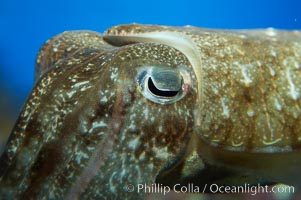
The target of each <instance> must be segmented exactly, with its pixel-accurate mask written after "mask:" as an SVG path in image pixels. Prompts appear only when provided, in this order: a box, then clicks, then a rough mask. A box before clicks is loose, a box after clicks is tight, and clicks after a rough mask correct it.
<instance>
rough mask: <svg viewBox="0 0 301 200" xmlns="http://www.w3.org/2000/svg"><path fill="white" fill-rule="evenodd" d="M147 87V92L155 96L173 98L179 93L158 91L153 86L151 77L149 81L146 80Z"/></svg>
mask: <svg viewBox="0 0 301 200" xmlns="http://www.w3.org/2000/svg"><path fill="white" fill-rule="evenodd" d="M147 86H148V89H149V91H150V92H151V93H153V94H154V95H156V96H161V97H174V96H176V95H177V94H178V93H179V91H175V90H160V89H158V88H157V87H156V86H155V84H154V82H153V80H152V78H151V77H149V79H148V82H147Z"/></svg>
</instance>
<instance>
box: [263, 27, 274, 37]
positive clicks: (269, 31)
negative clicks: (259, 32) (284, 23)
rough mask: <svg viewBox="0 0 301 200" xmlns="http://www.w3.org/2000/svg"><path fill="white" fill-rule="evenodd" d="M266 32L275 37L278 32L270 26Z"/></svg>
mask: <svg viewBox="0 0 301 200" xmlns="http://www.w3.org/2000/svg"><path fill="white" fill-rule="evenodd" d="M265 34H266V35H267V36H270V37H275V36H276V35H277V32H276V30H275V29H273V28H268V29H266V32H265Z"/></svg>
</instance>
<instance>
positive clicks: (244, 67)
mask: <svg viewBox="0 0 301 200" xmlns="http://www.w3.org/2000/svg"><path fill="white" fill-rule="evenodd" d="M240 66H241V73H242V76H243V78H244V79H243V82H244V84H245V86H247V87H248V86H249V84H250V83H252V79H251V75H250V73H248V69H250V68H253V65H252V64H247V65H240Z"/></svg>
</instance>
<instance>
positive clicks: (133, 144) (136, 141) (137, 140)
mask: <svg viewBox="0 0 301 200" xmlns="http://www.w3.org/2000/svg"><path fill="white" fill-rule="evenodd" d="M128 144H129V148H130V149H133V150H134V149H136V148H137V147H138V145H139V144H140V138H139V137H136V138H135V139H133V140H131V141H130V142H129V143H128Z"/></svg>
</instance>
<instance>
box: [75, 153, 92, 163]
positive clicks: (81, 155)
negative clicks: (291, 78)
mask: <svg viewBox="0 0 301 200" xmlns="http://www.w3.org/2000/svg"><path fill="white" fill-rule="evenodd" d="M75 156H76V157H75V160H76V162H77V163H78V164H81V160H82V159H88V158H89V156H88V154H86V153H84V152H82V151H76V152H75Z"/></svg>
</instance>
